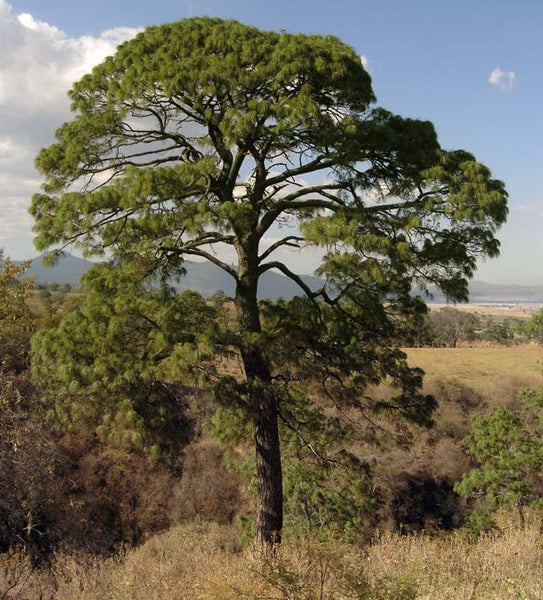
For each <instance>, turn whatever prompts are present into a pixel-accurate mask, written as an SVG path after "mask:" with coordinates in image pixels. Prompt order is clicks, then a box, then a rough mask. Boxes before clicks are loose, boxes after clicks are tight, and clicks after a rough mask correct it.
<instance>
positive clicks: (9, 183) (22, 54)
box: [0, 0, 139, 256]
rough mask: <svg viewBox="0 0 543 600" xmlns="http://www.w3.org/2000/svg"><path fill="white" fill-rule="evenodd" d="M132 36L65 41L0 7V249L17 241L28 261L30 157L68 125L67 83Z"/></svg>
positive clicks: (33, 177)
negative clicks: (65, 123) (58, 129)
mask: <svg viewBox="0 0 543 600" xmlns="http://www.w3.org/2000/svg"><path fill="white" fill-rule="evenodd" d="M138 31H139V30H138V29H133V28H128V27H119V28H116V29H109V30H106V31H104V32H102V33H101V34H100V35H99V36H90V35H86V36H81V37H70V36H68V35H67V34H66V33H64V32H63V31H61V30H60V29H58V28H57V27H55V26H53V25H50V24H48V23H45V22H43V21H39V20H37V19H35V18H34V17H33V16H32V15H30V14H28V13H21V14H16V13H15V12H14V10H13V8H12V6H11V5H10V4H8V3H7V2H5V1H4V0H0V206H1V212H0V245H5V244H6V243H7V242H10V241H11V240H13V239H15V238H17V240H18V242H17V244H15V247H17V253H22V254H23V255H25V256H29V255H32V254H34V251H33V250H32V244H31V238H32V235H31V226H32V220H31V219H30V217H29V216H28V215H27V212H26V211H27V210H28V206H29V204H30V196H31V195H32V193H33V192H36V191H37V190H38V189H39V182H40V179H39V178H38V176H37V174H36V172H35V170H34V166H33V162H34V157H35V156H36V154H37V152H38V150H39V149H40V148H41V147H43V146H45V145H48V144H50V143H51V142H52V141H53V134H54V131H55V129H56V128H57V127H59V126H60V125H61V124H62V123H63V122H64V121H66V120H67V119H68V118H69V116H70V109H69V100H68V97H67V91H68V90H69V89H70V87H71V86H72V84H73V83H74V82H75V81H76V80H77V79H79V78H80V77H82V76H83V75H84V74H85V73H87V72H88V71H90V70H91V69H92V67H94V66H95V65H96V64H98V63H100V62H101V61H102V60H103V59H104V58H105V57H106V56H108V55H111V54H113V53H114V52H115V48H116V47H117V45H118V44H119V43H121V42H123V41H125V40H127V39H130V38H131V37H133V36H134V35H135V34H136V33H137V32H138ZM10 248H11V246H8V247H7V248H6V250H7V253H8V254H9V253H11V254H13V255H14V256H15V254H16V253H15V251H11V250H10Z"/></svg>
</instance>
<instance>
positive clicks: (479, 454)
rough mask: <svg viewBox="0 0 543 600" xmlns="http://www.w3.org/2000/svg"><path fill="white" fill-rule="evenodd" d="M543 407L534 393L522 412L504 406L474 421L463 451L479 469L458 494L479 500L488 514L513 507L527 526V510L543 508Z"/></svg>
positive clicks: (526, 396)
mask: <svg viewBox="0 0 543 600" xmlns="http://www.w3.org/2000/svg"><path fill="white" fill-rule="evenodd" d="M542 406H543V394H542V393H541V391H540V390H539V391H537V390H533V391H529V392H525V394H524V402H523V404H522V407H521V409H519V410H516V411H513V410H509V409H506V408H503V407H501V406H499V407H496V408H495V409H494V410H493V411H492V412H491V413H490V414H488V415H481V416H478V417H475V418H474V419H473V433H472V434H470V435H469V436H467V437H466V438H465V439H464V447H465V451H466V453H467V454H469V455H470V456H472V457H473V458H474V459H475V460H476V461H477V463H478V466H477V467H475V468H473V469H471V470H470V471H468V472H467V473H465V474H464V475H463V476H462V479H461V480H460V482H459V483H457V484H456V485H455V489H456V491H457V492H458V493H460V494H465V495H471V496H474V497H476V498H477V499H478V501H479V508H480V509H481V510H482V511H483V513H486V514H489V513H492V512H493V511H495V510H497V509H498V508H509V509H512V508H513V509H516V510H517V511H518V514H519V517H520V520H521V523H524V508H525V507H526V506H532V507H535V508H538V509H540V508H541V507H542V506H543V448H542V446H541V437H542V435H543V412H542Z"/></svg>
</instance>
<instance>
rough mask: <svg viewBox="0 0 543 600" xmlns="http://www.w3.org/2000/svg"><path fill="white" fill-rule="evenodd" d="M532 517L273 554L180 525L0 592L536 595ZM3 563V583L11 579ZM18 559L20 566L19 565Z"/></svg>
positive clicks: (413, 598) (537, 538)
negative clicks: (478, 531)
mask: <svg viewBox="0 0 543 600" xmlns="http://www.w3.org/2000/svg"><path fill="white" fill-rule="evenodd" d="M540 526H541V523H540V522H539V521H538V520H537V519H533V521H532V522H531V524H529V525H528V526H527V527H525V528H524V529H521V528H518V527H515V526H509V527H506V528H505V529H504V530H503V532H502V533H500V534H496V535H486V536H483V537H482V538H481V539H480V540H479V541H478V542H476V543H474V542H470V540H469V539H468V538H467V537H466V536H464V535H461V534H459V533H455V534H442V535H440V536H437V537H430V536H428V535H424V534H419V535H411V536H400V535H396V534H391V535H387V536H384V537H382V538H381V539H380V540H378V541H376V542H375V543H373V544H371V545H369V546H367V547H365V548H361V547H357V546H349V545H344V544H341V543H333V542H328V543H318V542H315V541H311V540H307V539H292V540H287V541H286V542H285V543H284V544H283V547H282V548H281V549H280V550H279V551H278V553H277V555H276V556H275V557H274V558H273V559H270V558H267V559H266V558H264V559H263V558H262V557H261V556H260V555H259V554H258V553H256V552H255V551H254V550H252V549H249V550H243V551H240V550H238V549H237V548H236V547H235V545H234V544H233V542H232V539H233V538H232V536H233V531H232V530H231V529H228V528H224V527H219V526H218V525H216V524H215V525H212V524H205V523H201V522H200V523H198V522H194V523H190V524H186V525H183V526H180V527H175V528H173V529H171V530H170V531H168V532H166V533H163V534H161V535H158V536H156V537H154V538H152V539H151V540H149V541H148V542H147V543H146V544H144V545H143V546H141V547H140V548H137V549H135V550H132V551H130V552H129V553H128V554H127V555H126V556H125V557H124V558H122V559H109V560H99V559H81V560H77V559H75V558H73V557H66V556H59V557H58V558H57V561H56V564H55V566H54V568H53V571H52V572H49V573H44V572H39V571H34V572H32V573H31V575H30V576H29V574H28V572H26V575H24V573H25V572H24V567H19V572H18V573H19V575H20V574H21V573H23V575H24V576H23V577H22V578H21V585H19V586H16V587H14V588H12V590H11V592H7V593H6V594H5V595H2V594H3V592H5V591H6V590H7V586H8V578H7V576H6V574H8V572H9V568H8V566H9V561H7V560H5V559H4V561H3V562H2V561H0V597H2V598H6V599H7V598H18V599H20V600H27V599H28V600H30V599H35V598H43V600H53V599H54V600H73V599H76V598H77V599H79V600H177V599H179V600H230V599H232V600H237V599H247V600H249V599H251V600H265V599H267V600H274V599H277V600H347V599H351V600H352V599H355V598H356V599H359V600H364V599H366V600H438V599H439V600H491V599H495V600H513V599H516V600H519V599H526V600H528V599H534V600H535V599H540V598H543V544H542V542H543V537H542V535H541V532H540ZM10 560H11V565H12V567H11V577H12V578H11V580H10V581H11V585H12V584H13V581H14V577H15V578H16V577H17V569H15V567H13V565H14V564H15V563H16V558H12V559H10ZM19 564H20V563H19Z"/></svg>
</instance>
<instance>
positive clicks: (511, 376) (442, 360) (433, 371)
mask: <svg viewBox="0 0 543 600" xmlns="http://www.w3.org/2000/svg"><path fill="white" fill-rule="evenodd" d="M406 353H407V356H408V361H409V364H410V365H411V366H413V367H421V368H422V369H424V371H425V372H426V378H425V382H426V385H431V384H433V383H435V382H436V381H442V380H445V381H446V380H455V381H458V382H461V383H462V384H463V385H464V386H468V387H470V388H472V389H473V390H475V391H476V392H478V393H479V394H481V395H482V396H483V397H484V398H485V400H487V401H488V402H489V404H491V405H493V404H496V403H497V404H504V403H507V402H509V401H511V399H512V398H513V397H514V396H515V395H516V393H517V392H518V391H519V390H520V389H522V388H526V387H534V386H538V385H541V384H542V383H543V379H542V376H541V371H542V368H543V349H542V348H541V346H537V345H535V344H529V345H524V346H510V347H508V346H492V347H488V348H409V349H407V350H406Z"/></svg>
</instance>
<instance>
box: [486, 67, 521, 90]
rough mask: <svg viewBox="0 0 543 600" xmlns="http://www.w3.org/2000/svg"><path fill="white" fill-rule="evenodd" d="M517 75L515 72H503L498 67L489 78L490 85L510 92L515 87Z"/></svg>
mask: <svg viewBox="0 0 543 600" xmlns="http://www.w3.org/2000/svg"><path fill="white" fill-rule="evenodd" d="M515 80H516V75H515V72H514V71H502V69H500V67H496V68H495V69H494V70H493V71H492V73H490V76H489V78H488V83H490V84H491V85H495V86H496V87H498V88H499V89H500V90H502V91H504V92H510V91H511V90H512V89H513V87H514V86H515Z"/></svg>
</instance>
